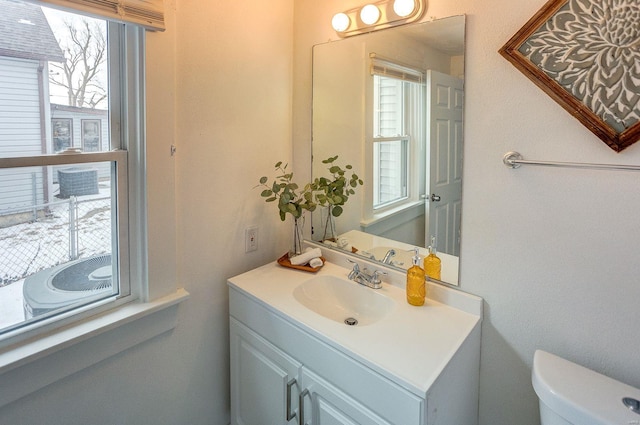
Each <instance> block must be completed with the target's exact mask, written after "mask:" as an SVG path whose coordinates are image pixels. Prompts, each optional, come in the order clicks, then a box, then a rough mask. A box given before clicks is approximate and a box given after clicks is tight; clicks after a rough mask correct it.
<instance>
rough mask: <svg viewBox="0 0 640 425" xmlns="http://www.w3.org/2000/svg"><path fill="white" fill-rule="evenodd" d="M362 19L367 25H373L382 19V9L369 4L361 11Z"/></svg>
mask: <svg viewBox="0 0 640 425" xmlns="http://www.w3.org/2000/svg"><path fill="white" fill-rule="evenodd" d="M360 19H362V22H364V23H365V24H367V25H373V24H375V23H376V22H378V19H380V9H378V8H377V7H376V6H375V5H373V4H368V5H366V6H364V7H363V8H362V10H360Z"/></svg>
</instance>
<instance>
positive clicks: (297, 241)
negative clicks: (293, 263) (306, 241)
mask: <svg viewBox="0 0 640 425" xmlns="http://www.w3.org/2000/svg"><path fill="white" fill-rule="evenodd" d="M303 227H304V219H303V218H302V217H301V218H294V219H293V241H292V243H291V248H290V249H289V258H291V257H293V256H295V255H300V254H302V228H303Z"/></svg>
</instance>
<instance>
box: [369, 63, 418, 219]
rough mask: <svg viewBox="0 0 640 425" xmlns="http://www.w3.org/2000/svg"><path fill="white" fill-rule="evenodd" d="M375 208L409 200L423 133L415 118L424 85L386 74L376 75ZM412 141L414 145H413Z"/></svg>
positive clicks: (374, 121)
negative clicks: (417, 144) (419, 137)
mask: <svg viewBox="0 0 640 425" xmlns="http://www.w3.org/2000/svg"><path fill="white" fill-rule="evenodd" d="M373 84H374V87H373V101H374V105H373V113H374V117H373V126H374V128H373V140H372V142H373V167H372V168H373V183H374V189H373V208H374V210H377V209H381V208H386V207H388V206H393V205H397V204H398V203H401V202H403V201H406V200H408V199H409V198H410V187H409V182H410V180H411V179H410V175H411V173H412V172H413V170H414V169H415V168H416V164H417V162H416V161H412V158H411V152H412V150H414V151H415V150H417V149H415V147H413V146H412V143H415V140H416V139H417V133H418V132H419V131H420V129H419V128H418V127H419V126H418V125H417V123H418V122H419V120H417V119H416V118H415V117H417V114H419V113H420V110H421V108H420V105H421V102H422V99H423V94H422V93H423V89H422V84H420V83H419V82H413V81H405V80H403V79H401V78H395V77H391V76H387V75H374V76H373ZM412 141H413V142H412Z"/></svg>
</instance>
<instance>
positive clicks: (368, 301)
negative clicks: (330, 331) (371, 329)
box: [293, 275, 394, 326]
mask: <svg viewBox="0 0 640 425" xmlns="http://www.w3.org/2000/svg"><path fill="white" fill-rule="evenodd" d="M293 297H294V298H295V300H296V301H298V302H299V303H300V304H302V305H303V306H305V307H306V308H308V309H309V310H312V311H314V312H316V313H318V314H320V315H322V316H324V317H326V318H327V319H331V320H335V321H336V322H339V323H345V324H348V325H353V324H354V323H353V320H351V319H355V320H357V326H366V325H370V324H372V323H375V322H377V321H378V320H380V319H382V318H383V317H384V316H386V315H387V314H388V313H389V312H390V311H391V309H392V307H393V304H394V301H393V300H392V299H391V298H389V297H387V296H385V295H384V294H382V293H380V292H379V290H377V289H371V288H367V287H365V286H363V285H360V284H358V283H356V282H352V281H350V280H347V279H345V278H340V277H338V276H333V275H322V276H316V277H314V278H311V279H309V280H307V281H305V282H303V283H301V284H300V285H298V286H297V287H296V288H295V289H294V290H293Z"/></svg>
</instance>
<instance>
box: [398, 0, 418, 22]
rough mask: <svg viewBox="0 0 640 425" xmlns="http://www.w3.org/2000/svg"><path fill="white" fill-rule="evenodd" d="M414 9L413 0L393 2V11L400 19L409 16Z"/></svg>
mask: <svg viewBox="0 0 640 425" xmlns="http://www.w3.org/2000/svg"><path fill="white" fill-rule="evenodd" d="M415 8H416V2H415V0H395V1H394V2H393V11H394V12H396V15H398V16H400V17H402V18H404V17H406V16H409V15H411V14H412V13H413V11H414V10H415Z"/></svg>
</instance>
